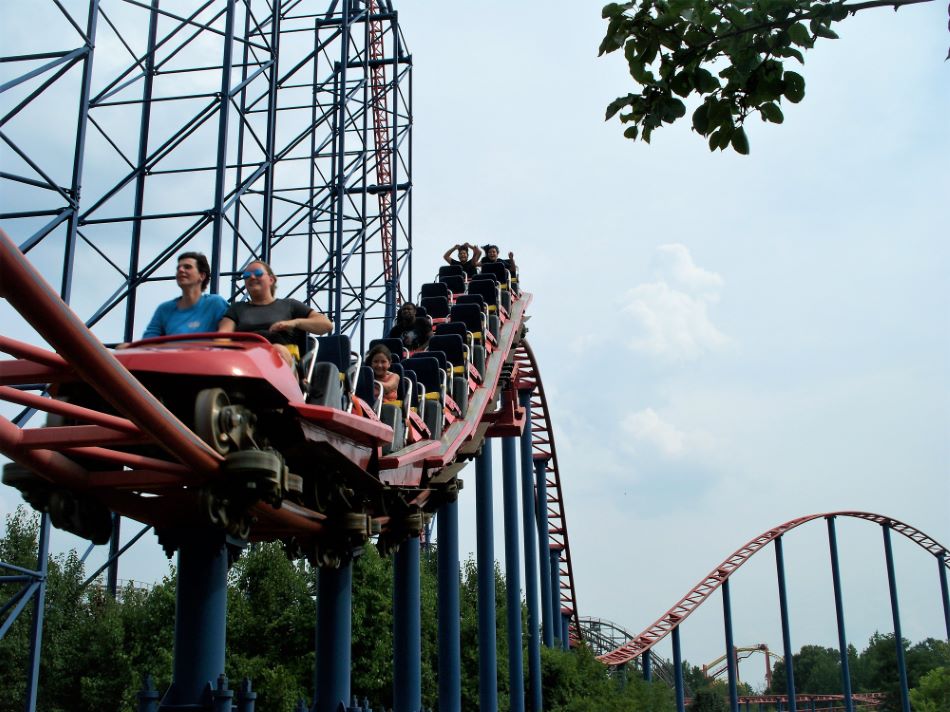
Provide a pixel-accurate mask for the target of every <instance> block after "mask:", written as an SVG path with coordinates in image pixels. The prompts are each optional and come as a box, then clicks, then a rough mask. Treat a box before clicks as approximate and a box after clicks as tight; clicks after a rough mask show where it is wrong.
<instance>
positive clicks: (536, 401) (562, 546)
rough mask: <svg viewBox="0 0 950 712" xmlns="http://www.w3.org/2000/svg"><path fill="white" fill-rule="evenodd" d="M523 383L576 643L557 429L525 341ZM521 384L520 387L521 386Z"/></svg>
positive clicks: (518, 357) (518, 354)
mask: <svg viewBox="0 0 950 712" xmlns="http://www.w3.org/2000/svg"><path fill="white" fill-rule="evenodd" d="M514 358H515V362H516V363H517V364H518V377H519V381H520V382H521V383H523V384H525V385H529V386H530V385H531V384H533V389H532V391H531V449H532V452H533V455H534V459H535V460H543V461H544V462H545V467H544V478H545V483H546V485H547V501H546V502H545V506H546V507H547V513H548V545H549V546H550V548H551V549H552V550H554V551H558V552H560V554H559V562H560V563H559V570H558V579H559V581H560V592H559V595H560V598H561V610H562V611H564V612H567V613H568V614H569V615H570V617H571V622H570V637H571V642H572V644H574V643H578V642H580V641H581V640H582V637H581V633H580V630H581V626H580V618H579V616H578V613H577V593H576V589H575V587H574V567H573V566H572V565H571V544H570V539H569V538H568V535H567V516H566V515H565V513H564V493H563V491H562V490H561V475H560V472H559V471H558V464H557V448H556V447H555V444H554V429H553V428H552V426H551V418H550V416H549V415H548V405H547V399H546V398H545V396H544V384H543V383H542V381H541V371H540V370H539V369H538V362H537V359H535V357H534V352H533V351H532V350H531V345H530V344H528V342H527V341H524V340H522V342H521V345H520V346H519V347H518V348H517V349H516V351H515V355H514ZM519 385H520V384H519Z"/></svg>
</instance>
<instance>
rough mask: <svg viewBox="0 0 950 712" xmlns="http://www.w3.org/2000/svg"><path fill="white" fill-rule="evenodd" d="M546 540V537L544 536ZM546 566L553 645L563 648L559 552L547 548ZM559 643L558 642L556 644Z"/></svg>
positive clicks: (552, 548)
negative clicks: (549, 575) (549, 580)
mask: <svg viewBox="0 0 950 712" xmlns="http://www.w3.org/2000/svg"><path fill="white" fill-rule="evenodd" d="M545 539H547V535H545ZM548 566H549V571H550V572H551V600H550V602H549V605H550V607H551V621H552V625H553V627H554V638H555V645H556V646H558V647H563V631H562V630H561V627H562V626H563V621H562V620H561V576H560V568H561V552H560V551H558V550H557V549H556V548H554V547H551V546H550V545H549V548H548ZM558 641H560V642H558Z"/></svg>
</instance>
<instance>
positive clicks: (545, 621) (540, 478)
mask: <svg viewBox="0 0 950 712" xmlns="http://www.w3.org/2000/svg"><path fill="white" fill-rule="evenodd" d="M547 467H548V461H547V458H543V459H538V460H534V479H535V486H536V487H537V498H536V500H535V502H536V506H537V518H538V561H539V563H540V570H541V640H542V642H543V643H544V644H545V645H546V646H547V647H549V648H553V647H554V628H555V621H556V620H557V618H555V617H554V612H555V609H554V607H553V606H552V605H551V601H552V600H554V598H553V594H552V589H551V553H550V552H551V550H550V547H549V545H548V482H547V475H546V474H545V470H547Z"/></svg>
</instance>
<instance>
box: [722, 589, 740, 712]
mask: <svg viewBox="0 0 950 712" xmlns="http://www.w3.org/2000/svg"><path fill="white" fill-rule="evenodd" d="M722 618H723V625H724V626H725V628H726V672H727V673H728V675H729V709H731V710H732V712H739V691H738V689H737V685H736V682H737V679H738V674H737V671H736V644H735V642H734V641H733V638H732V601H731V597H730V595H729V579H726V580H725V581H723V582H722Z"/></svg>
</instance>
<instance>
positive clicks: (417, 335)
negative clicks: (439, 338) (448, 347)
mask: <svg viewBox="0 0 950 712" xmlns="http://www.w3.org/2000/svg"><path fill="white" fill-rule="evenodd" d="M430 336H432V322H430V321H429V320H428V319H427V318H426V317H424V316H416V305H415V304H413V303H412V302H405V303H403V305H402V306H401V307H399V311H398V312H397V313H396V322H395V323H394V324H393V328H392V329H390V330H389V338H391V339H402V343H403V345H404V346H405V347H406V348H407V349H409V351H422V350H423V349H425V348H426V346H428V344H429V337H430Z"/></svg>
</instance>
